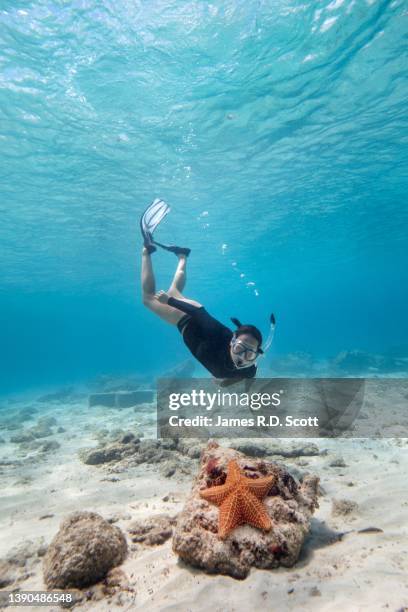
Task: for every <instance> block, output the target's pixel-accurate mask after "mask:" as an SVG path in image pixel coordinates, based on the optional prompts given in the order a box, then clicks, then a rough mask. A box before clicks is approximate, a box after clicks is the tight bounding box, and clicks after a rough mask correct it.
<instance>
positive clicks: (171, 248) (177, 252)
mask: <svg viewBox="0 0 408 612" xmlns="http://www.w3.org/2000/svg"><path fill="white" fill-rule="evenodd" d="M152 242H154V244H157V246H159V247H161V248H162V249H165V250H166V251H170V253H174V254H175V255H177V256H178V257H179V256H180V255H183V256H184V257H188V256H189V255H190V253H191V249H188V248H186V247H178V246H175V245H170V246H168V245H167V244H161V243H160V242H157V241H156V240H152Z"/></svg>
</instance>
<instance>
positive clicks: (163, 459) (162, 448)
mask: <svg viewBox="0 0 408 612" xmlns="http://www.w3.org/2000/svg"><path fill="white" fill-rule="evenodd" d="M178 444H179V442H178V441H177V440H173V439H171V438H168V439H162V440H152V439H142V440H141V439H140V438H137V437H136V436H135V435H134V434H133V433H131V432H127V433H123V434H122V435H120V436H119V437H118V438H117V439H116V440H115V441H114V442H110V441H108V442H107V443H103V442H102V443H101V444H100V445H99V446H97V447H96V448H93V449H82V450H80V451H79V457H80V459H81V461H83V463H86V464H87V465H104V464H106V465H107V466H108V467H110V469H113V466H115V467H118V468H119V467H120V466H121V467H123V468H124V469H125V468H128V467H135V466H136V465H140V464H141V463H150V464H155V465H157V466H158V467H159V469H160V471H161V473H162V475H163V476H165V477H166V478H169V477H171V476H173V475H174V474H176V473H183V474H191V465H192V462H193V461H194V458H197V456H198V454H199V450H198V447H196V446H194V447H190V448H189V447H188V446H187V445H180V448H178ZM193 448H194V450H192V449H193ZM118 464H120V465H118ZM111 466H112V467H111Z"/></svg>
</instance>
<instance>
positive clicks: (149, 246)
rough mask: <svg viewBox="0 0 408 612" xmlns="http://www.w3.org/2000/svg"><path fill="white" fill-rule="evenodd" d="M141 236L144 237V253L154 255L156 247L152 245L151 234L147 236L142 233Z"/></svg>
mask: <svg viewBox="0 0 408 612" xmlns="http://www.w3.org/2000/svg"><path fill="white" fill-rule="evenodd" d="M143 235H144V241H143V244H144V248H145V250H146V252H147V253H148V254H149V255H151V253H154V252H155V251H157V249H156V247H155V246H154V244H153V237H152V235H151V234H149V233H147V232H146V233H144V234H143Z"/></svg>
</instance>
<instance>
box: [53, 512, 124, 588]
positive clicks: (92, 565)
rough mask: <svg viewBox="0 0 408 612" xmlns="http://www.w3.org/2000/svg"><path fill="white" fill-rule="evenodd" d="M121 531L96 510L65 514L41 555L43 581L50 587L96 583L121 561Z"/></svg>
mask: <svg viewBox="0 0 408 612" xmlns="http://www.w3.org/2000/svg"><path fill="white" fill-rule="evenodd" d="M126 554H127V544H126V539H125V536H124V534H123V533H122V531H121V530H120V529H119V528H118V527H116V526H113V525H110V524H109V523H108V521H106V520H105V519H104V518H102V517H101V516H100V515H99V514H96V513H95V512H74V513H73V514H71V515H70V516H68V517H67V518H66V519H65V520H64V521H63V522H62V523H61V526H60V529H59V531H58V533H57V535H56V536H55V538H54V539H53V541H52V542H51V544H50V546H49V548H48V550H47V552H46V555H45V557H44V565H43V570H44V582H45V584H46V585H47V587H48V588H49V589H66V588H70V587H76V588H82V587H86V586H89V585H91V584H95V583H96V582H98V581H99V580H101V579H102V578H104V577H105V576H106V574H107V573H108V571H109V570H110V569H112V568H113V567H116V566H117V565H119V564H120V563H122V561H124V559H125V557H126Z"/></svg>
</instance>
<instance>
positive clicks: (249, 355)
mask: <svg viewBox="0 0 408 612" xmlns="http://www.w3.org/2000/svg"><path fill="white" fill-rule="evenodd" d="M231 321H232V322H233V323H234V324H235V325H236V326H237V327H238V329H239V328H240V327H246V326H244V325H242V324H241V322H240V321H239V320H238V319H233V318H232V319H231ZM269 321H270V326H269V334H268V337H267V339H266V342H265V344H264V348H263V349H262V348H261V347H259V348H258V350H256V351H255V350H254V349H253V348H252V347H251V346H248V344H245V342H244V341H243V340H240V339H239V336H237V335H235V333H234V336H233V338H232V340H231V348H232V352H233V353H234V354H235V355H240V357H241V360H242V363H235V362H234V365H235V367H236V368H237V369H238V370H239V369H242V368H248V367H250V366H252V365H256V359H257V357H259V355H264V354H265V351H267V350H268V349H269V347H270V346H271V344H272V341H273V337H274V335H275V327H276V319H275V315H274V314H273V313H272V314H271V316H270V318H269ZM248 327H250V326H248ZM247 333H251V330H250V329H248V332H247ZM258 334H259V331H258ZM255 337H256V336H255Z"/></svg>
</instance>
